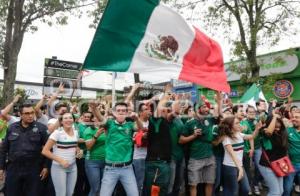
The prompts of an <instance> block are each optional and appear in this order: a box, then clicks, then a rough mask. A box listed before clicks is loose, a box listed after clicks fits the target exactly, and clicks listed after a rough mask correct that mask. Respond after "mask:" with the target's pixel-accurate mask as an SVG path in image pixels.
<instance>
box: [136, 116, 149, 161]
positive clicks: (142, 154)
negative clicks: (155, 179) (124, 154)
mask: <svg viewBox="0 0 300 196" xmlns="http://www.w3.org/2000/svg"><path fill="white" fill-rule="evenodd" d="M142 123H143V127H144V128H145V129H148V126H149V121H146V122H142ZM146 156H147V147H137V146H136V145H134V151H133V159H146Z"/></svg>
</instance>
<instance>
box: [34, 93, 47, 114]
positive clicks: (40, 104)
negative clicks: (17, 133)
mask: <svg viewBox="0 0 300 196" xmlns="http://www.w3.org/2000/svg"><path fill="white" fill-rule="evenodd" d="M46 100H47V95H43V97H42V99H41V100H40V101H39V102H38V103H37V104H36V105H35V107H34V111H35V114H36V117H37V118H40V117H41V116H42V111H41V107H42V106H43V105H44V102H45V101H46Z"/></svg>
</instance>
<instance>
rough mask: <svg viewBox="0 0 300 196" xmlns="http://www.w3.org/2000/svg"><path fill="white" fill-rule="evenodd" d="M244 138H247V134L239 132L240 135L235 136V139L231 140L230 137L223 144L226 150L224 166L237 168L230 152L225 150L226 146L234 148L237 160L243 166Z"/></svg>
mask: <svg viewBox="0 0 300 196" xmlns="http://www.w3.org/2000/svg"><path fill="white" fill-rule="evenodd" d="M244 136H245V134H243V133H240V132H238V133H236V134H235V139H231V138H229V137H225V138H224V140H223V142H222V143H223V146H224V149H225V155H224V160H223V164H224V165H227V166H232V167H236V165H235V163H234V162H233V160H232V158H231V156H230V154H229V153H228V151H227V150H226V148H225V146H226V145H231V146H232V148H233V151H234V153H235V156H236V158H237V159H238V160H239V161H240V163H241V164H242V165H243V153H244Z"/></svg>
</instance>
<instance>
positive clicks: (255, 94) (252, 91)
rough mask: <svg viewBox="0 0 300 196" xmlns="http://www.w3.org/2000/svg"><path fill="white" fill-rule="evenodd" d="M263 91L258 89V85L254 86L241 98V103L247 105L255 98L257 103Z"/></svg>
mask: <svg viewBox="0 0 300 196" xmlns="http://www.w3.org/2000/svg"><path fill="white" fill-rule="evenodd" d="M260 91H261V89H260V88H259V87H257V85H256V84H253V85H252V86H251V87H250V88H249V89H248V90H247V91H246V92H245V94H244V95H243V97H242V98H241V103H246V102H247V101H249V100H250V99H252V98H254V101H257V100H258V99H259V92H260Z"/></svg>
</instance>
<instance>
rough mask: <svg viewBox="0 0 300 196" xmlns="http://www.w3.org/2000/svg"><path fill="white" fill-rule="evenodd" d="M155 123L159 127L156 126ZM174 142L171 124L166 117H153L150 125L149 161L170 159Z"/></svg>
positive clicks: (147, 158)
mask: <svg viewBox="0 0 300 196" xmlns="http://www.w3.org/2000/svg"><path fill="white" fill-rule="evenodd" d="M155 124H156V126H157V129H156V128H155ZM171 153H172V143H171V134H170V124H169V122H168V121H167V120H166V119H164V118H154V117H151V118H150V120H149V127H148V146H147V157H146V160H147V161H159V160H164V161H170V160H171Z"/></svg>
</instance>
